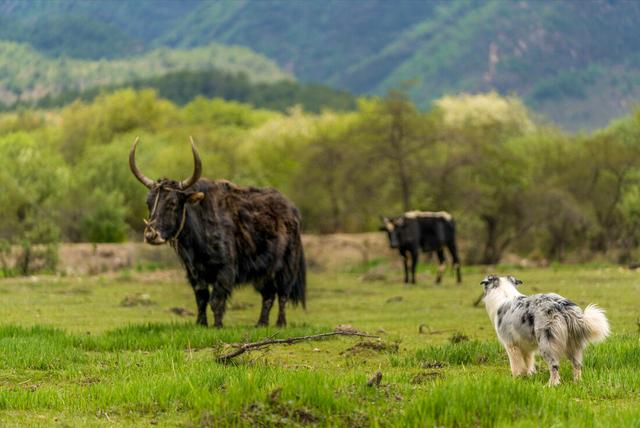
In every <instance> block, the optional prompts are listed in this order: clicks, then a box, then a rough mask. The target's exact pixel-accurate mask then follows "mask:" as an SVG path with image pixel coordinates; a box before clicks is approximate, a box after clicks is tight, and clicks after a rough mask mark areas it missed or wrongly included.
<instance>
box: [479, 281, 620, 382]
mask: <svg viewBox="0 0 640 428" xmlns="http://www.w3.org/2000/svg"><path fill="white" fill-rule="evenodd" d="M481 284H482V285H483V287H484V292H485V295H484V302H485V306H486V308H487V313H488V314H489V318H491V321H492V323H493V326H494V328H495V329H496V333H497V334H498V339H500V342H501V343H502V345H503V346H504V348H505V350H506V351H507V355H508V357H509V364H510V366H511V372H512V374H513V375H514V376H520V375H531V374H533V373H535V370H536V368H535V353H536V352H537V351H539V352H540V355H542V358H544V360H545V361H546V363H547V364H548V365H549V372H550V377H549V384H550V385H557V384H558V383H560V374H559V367H560V359H561V358H562V357H564V356H566V357H567V358H569V360H570V361H571V364H572V365H573V376H574V379H575V380H579V379H580V377H581V375H582V354H583V351H584V348H585V347H586V346H587V344H588V343H590V342H597V341H600V340H603V339H604V338H605V337H607V336H608V335H609V323H608V321H607V318H606V317H605V315H604V312H603V311H602V310H601V309H599V308H598V307H596V306H595V305H588V306H587V307H586V308H585V310H584V311H582V309H580V307H579V306H578V305H576V304H575V303H573V302H572V301H570V300H569V299H566V298H564V297H562V296H560V295H558V294H554V293H549V294H533V295H531V296H525V295H524V294H521V293H520V292H519V291H518V290H517V289H516V286H518V285H520V284H522V281H520V280H518V279H516V278H514V277H513V276H508V277H497V276H495V275H490V276H488V277H486V278H485V279H484V280H483V281H482V282H481Z"/></svg>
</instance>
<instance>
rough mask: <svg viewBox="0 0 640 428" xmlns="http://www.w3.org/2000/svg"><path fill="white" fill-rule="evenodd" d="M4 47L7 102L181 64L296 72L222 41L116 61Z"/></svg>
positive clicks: (253, 75)
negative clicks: (85, 58) (53, 54)
mask: <svg viewBox="0 0 640 428" xmlns="http://www.w3.org/2000/svg"><path fill="white" fill-rule="evenodd" d="M0 53H1V54H0V103H2V104H5V105H7V104H13V103H14V102H16V101H19V100H22V101H35V100H38V99H40V98H43V97H45V96H47V95H55V94H58V93H60V92H63V91H70V90H83V89H86V88H90V87H93V86H98V85H108V84H119V83H123V82H130V81H133V80H137V79H141V78H147V77H151V76H160V75H163V74H166V73H168V72H175V71H178V70H208V69H212V68H216V69H219V70H222V71H226V72H229V73H240V72H242V73H244V74H245V75H246V76H247V77H248V79H249V80H251V81H254V82H276V81H280V80H284V79H289V78H290V76H289V75H288V74H287V73H284V72H283V71H282V70H280V69H279V68H278V66H277V65H276V64H275V63H274V62H273V61H271V60H269V59H267V58H265V57H263V56H261V55H258V54H256V53H254V52H253V51H251V50H250V49H247V48H243V47H238V46H223V45H218V44H211V45H207V46H203V47H198V48H193V49H189V50H171V49H166V48H159V49H156V50H153V51H151V52H148V53H145V54H144V55H141V56H138V57H132V58H124V59H118V60H111V61H103V60H96V61H94V60H81V59H73V58H67V57H64V56H63V57H60V58H49V57H47V56H45V55H43V54H41V53H39V52H37V51H35V50H34V49H32V48H30V47H27V46H26V45H22V44H16V43H12V42H0Z"/></svg>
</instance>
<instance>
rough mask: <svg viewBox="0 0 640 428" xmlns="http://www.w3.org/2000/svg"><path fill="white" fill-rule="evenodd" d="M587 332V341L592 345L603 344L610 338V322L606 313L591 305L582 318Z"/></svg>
mask: <svg viewBox="0 0 640 428" xmlns="http://www.w3.org/2000/svg"><path fill="white" fill-rule="evenodd" d="M582 319H583V321H584V326H585V330H586V336H587V340H588V341H589V342H591V343H595V342H601V341H603V340H604V339H606V337H607V336H609V333H610V332H611V330H610V329H609V321H608V320H607V317H606V316H605V315H604V311H603V310H602V309H600V308H599V307H598V306H596V305H589V306H587V307H586V308H585V310H584V315H583V317H582Z"/></svg>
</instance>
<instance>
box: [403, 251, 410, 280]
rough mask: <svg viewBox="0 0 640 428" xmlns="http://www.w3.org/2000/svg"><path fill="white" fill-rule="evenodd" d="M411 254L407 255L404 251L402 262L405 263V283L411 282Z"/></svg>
mask: <svg viewBox="0 0 640 428" xmlns="http://www.w3.org/2000/svg"><path fill="white" fill-rule="evenodd" d="M408 259H409V256H407V253H406V252H404V253H402V262H403V263H404V283H405V284H408V283H409V260H408Z"/></svg>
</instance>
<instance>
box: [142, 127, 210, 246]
mask: <svg viewBox="0 0 640 428" xmlns="http://www.w3.org/2000/svg"><path fill="white" fill-rule="evenodd" d="M137 145H138V138H136V140H135V141H134V143H133V147H132V148H131V152H130V153H129V167H130V168H131V172H132V173H133V175H135V177H136V178H137V179H138V180H139V181H140V182H141V183H142V184H144V185H145V187H147V188H148V189H149V193H148V194H147V207H148V208H149V218H148V219H145V220H144V223H145V229H144V241H145V242H146V243H148V244H151V245H161V244H164V243H166V242H169V241H171V240H174V239H177V238H178V236H179V235H180V233H181V232H182V229H183V227H184V224H185V221H186V217H185V216H186V215H187V213H186V209H187V205H188V204H195V203H197V202H198V201H200V200H202V199H203V198H204V193H202V192H198V191H196V190H194V189H193V188H192V186H193V185H194V184H195V183H196V182H197V181H198V179H199V178H200V175H201V174H202V162H201V161H200V156H199V155H198V151H197V150H196V146H195V144H194V143H193V139H191V151H192V152H193V163H194V168H193V174H191V177H189V178H187V179H186V180H183V181H175V180H171V179H168V178H161V179H158V180H156V181H154V180H152V179H150V178H148V177H146V176H145V175H144V174H142V172H140V170H139V169H138V167H137V166H136V146H137Z"/></svg>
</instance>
